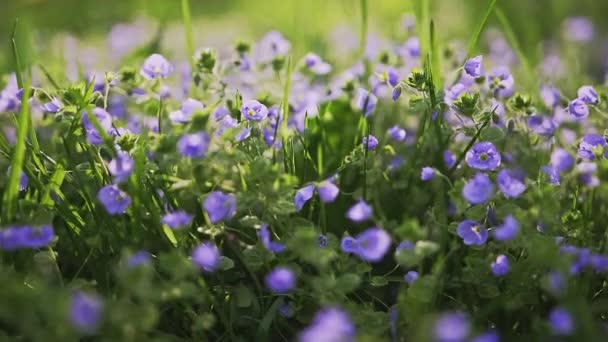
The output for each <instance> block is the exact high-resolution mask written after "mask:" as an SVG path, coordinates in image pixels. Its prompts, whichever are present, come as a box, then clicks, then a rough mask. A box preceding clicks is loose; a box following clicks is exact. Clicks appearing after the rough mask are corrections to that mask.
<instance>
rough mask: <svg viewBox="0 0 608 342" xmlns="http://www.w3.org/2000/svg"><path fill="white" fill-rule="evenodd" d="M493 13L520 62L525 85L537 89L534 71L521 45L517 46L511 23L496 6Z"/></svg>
mask: <svg viewBox="0 0 608 342" xmlns="http://www.w3.org/2000/svg"><path fill="white" fill-rule="evenodd" d="M494 13H495V14H496V18H497V19H498V21H499V22H500V25H501V26H502V28H503V30H504V33H505V36H506V38H507V41H508V42H509V44H510V45H511V47H513V50H515V53H516V54H517V58H518V59H519V61H520V62H521V64H522V66H523V67H524V72H525V74H526V76H525V77H526V82H527V85H528V86H531V87H535V88H533V89H538V87H537V84H536V81H535V79H536V78H535V77H534V69H533V68H532V65H531V64H530V61H529V60H528V58H527V57H526V55H525V54H524V52H523V50H522V48H521V45H520V44H519V41H518V40H517V36H516V35H515V31H513V27H512V26H511V23H510V22H509V19H507V17H506V16H505V14H504V13H503V12H502V10H501V9H500V7H498V6H496V8H495V9H494Z"/></svg>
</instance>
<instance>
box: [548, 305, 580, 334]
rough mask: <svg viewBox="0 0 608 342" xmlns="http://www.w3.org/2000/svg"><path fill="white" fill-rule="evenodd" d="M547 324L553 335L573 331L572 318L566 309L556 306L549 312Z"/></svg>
mask: <svg viewBox="0 0 608 342" xmlns="http://www.w3.org/2000/svg"><path fill="white" fill-rule="evenodd" d="M549 326H550V327H551V331H553V333H554V334H555V335H562V336H566V335H570V334H572V333H573V332H574V319H573V318H572V315H570V312H568V310H566V309H564V308H562V307H556V308H553V310H551V312H550V313H549Z"/></svg>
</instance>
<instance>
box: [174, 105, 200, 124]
mask: <svg viewBox="0 0 608 342" xmlns="http://www.w3.org/2000/svg"><path fill="white" fill-rule="evenodd" d="M203 109H205V106H204V105H203V104H202V103H201V102H199V101H197V100H194V99H186V100H185V101H184V102H182V106H181V108H180V109H179V110H176V111H174V112H171V113H169V119H170V120H171V121H172V122H174V123H186V122H190V121H191V120H192V115H193V114H194V113H195V112H200V111H202V110H203Z"/></svg>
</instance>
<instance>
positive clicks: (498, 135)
mask: <svg viewBox="0 0 608 342" xmlns="http://www.w3.org/2000/svg"><path fill="white" fill-rule="evenodd" d="M480 137H481V140H482V141H490V142H498V141H501V140H502V139H504V137H505V132H504V131H503V130H502V129H501V128H500V127H496V126H491V127H488V128H486V129H485V130H483V132H481V136H480Z"/></svg>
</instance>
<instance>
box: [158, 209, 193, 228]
mask: <svg viewBox="0 0 608 342" xmlns="http://www.w3.org/2000/svg"><path fill="white" fill-rule="evenodd" d="M161 222H162V223H163V224H165V225H167V226H168V227H169V228H171V229H181V228H184V227H186V226H189V225H190V223H191V222H192V215H190V214H188V213H187V212H185V211H183V210H178V211H174V212H170V213H167V214H165V216H163V218H162V219H161Z"/></svg>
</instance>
